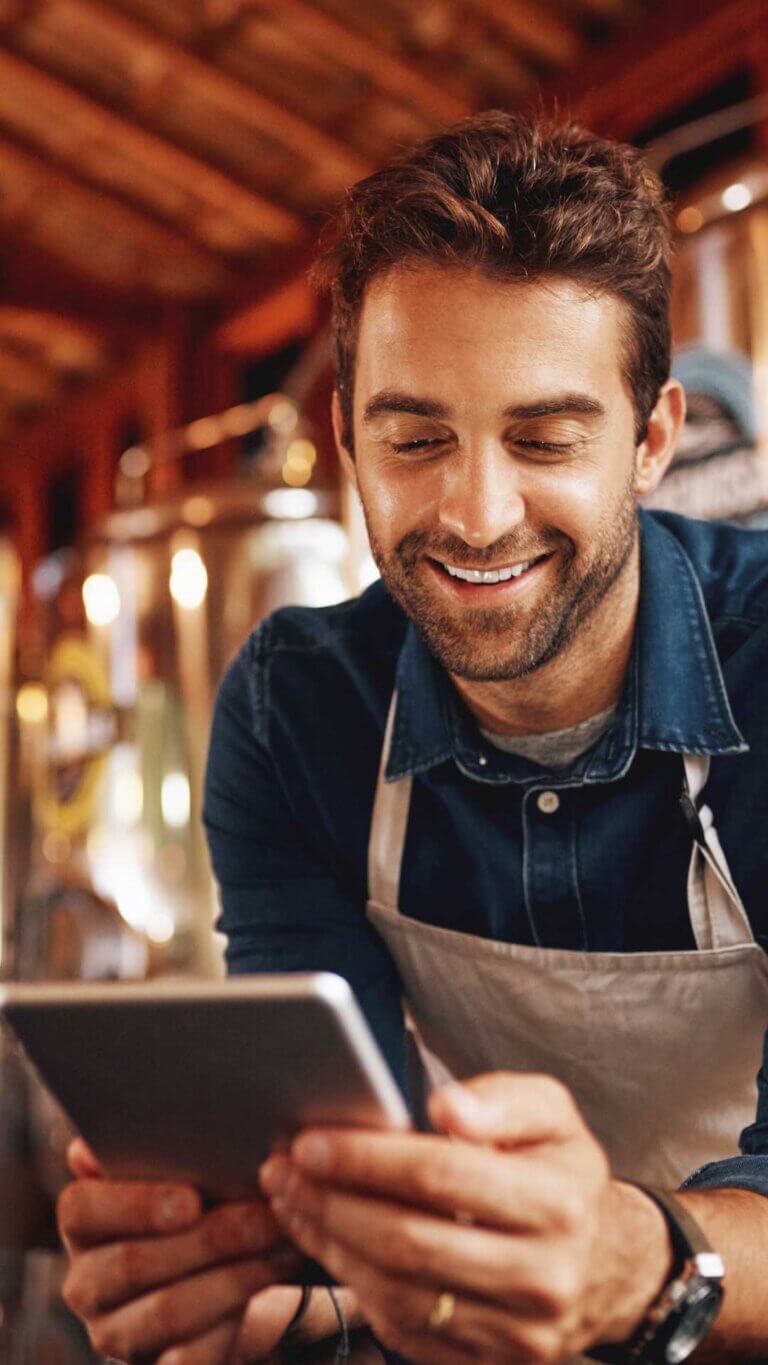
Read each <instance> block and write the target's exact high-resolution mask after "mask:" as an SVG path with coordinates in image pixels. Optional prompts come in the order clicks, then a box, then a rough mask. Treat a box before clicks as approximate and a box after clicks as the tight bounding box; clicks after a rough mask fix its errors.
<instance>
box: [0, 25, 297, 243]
mask: <svg viewBox="0 0 768 1365" xmlns="http://www.w3.org/2000/svg"><path fill="white" fill-rule="evenodd" d="M0 83H2V84H3V85H5V86H6V88H7V89H10V90H13V89H14V88H16V89H17V90H18V91H19V99H21V100H36V101H38V102H39V103H40V104H41V105H43V106H44V107H47V108H49V109H51V111H52V116H53V117H55V116H56V111H59V113H60V114H61V117H62V119H63V120H66V121H68V122H69V123H70V124H72V125H74V127H75V128H76V129H77V131H78V136H79V141H80V144H81V149H82V150H80V149H78V155H79V156H85V155H87V148H88V143H89V142H91V141H95V142H102V143H106V144H107V145H109V146H113V147H118V148H122V149H123V150H124V151H125V153H126V155H127V156H128V157H132V158H134V159H135V160H136V161H138V162H139V163H140V164H142V165H150V166H152V167H153V169H154V171H155V173H156V174H157V175H159V176H165V177H167V179H168V180H169V181H170V182H172V183H174V184H176V185H179V186H180V187H181V188H182V189H183V190H184V191H185V192H186V193H187V194H189V195H191V196H192V197H194V198H196V199H197V200H198V202H200V203H201V204H202V206H203V207H204V208H206V209H213V210H214V211H215V212H217V213H222V212H225V213H230V214H232V216H233V217H234V218H236V219H238V220H239V221H240V222H241V223H244V224H246V226H248V227H249V228H250V229H251V230H252V231H253V232H254V233H258V234H259V235H260V236H262V237H266V238H268V239H271V240H276V241H279V242H281V243H288V242H291V243H292V242H296V241H300V240H301V239H302V238H303V237H304V234H305V229H304V225H303V224H302V222H301V220H300V219H299V218H298V217H296V215H294V214H293V213H290V212H289V211H288V210H287V209H284V208H282V207H280V206H279V205H277V204H275V203H272V202H271V201H270V200H268V199H265V198H264V196H263V195H260V194H258V193H257V192H256V191H254V190H251V189H250V188H248V187H247V186H245V185H242V184H241V183H240V182H239V181H237V180H235V179H234V178H233V177H231V176H230V175H228V174H227V173H226V172H224V171H221V170H219V169H218V167H214V166H211V165H210V164H209V163H208V162H206V161H203V160H201V159H200V158H198V157H197V156H193V155H192V154H191V153H189V152H186V151H183V150H182V149H181V148H179V147H177V146H176V145H175V144H174V143H171V142H168V141H166V140H165V139H164V138H162V137H160V136H159V135H158V134H156V133H150V132H148V131H147V130H146V129H144V128H142V127H141V126H140V125H139V124H137V123H133V122H131V121H130V120H129V119H127V118H125V117H124V116H123V115H121V114H116V113H115V112H114V111H113V110H111V109H109V108H107V106H106V105H103V104H101V103H100V102H99V101H98V100H95V99H93V98H92V97H91V96H89V95H85V94H83V93H82V92H81V91H80V90H77V89H75V87H74V86H72V85H69V84H68V83H67V82H65V81H63V80H61V79H60V78H59V77H56V76H52V75H50V74H49V73H48V72H46V71H43V70H42V69H41V68H39V67H37V66H35V65H33V63H32V62H29V61H27V60H26V59H25V58H23V57H20V56H19V55H18V54H17V53H15V52H10V51H9V50H8V49H7V48H0Z"/></svg>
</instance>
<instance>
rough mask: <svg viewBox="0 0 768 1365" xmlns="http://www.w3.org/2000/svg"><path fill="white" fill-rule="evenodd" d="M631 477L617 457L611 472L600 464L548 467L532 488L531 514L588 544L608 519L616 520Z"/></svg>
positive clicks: (582, 544)
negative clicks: (564, 467) (575, 466)
mask: <svg viewBox="0 0 768 1365" xmlns="http://www.w3.org/2000/svg"><path fill="white" fill-rule="evenodd" d="M617 474H618V475H619V477H616V475H617ZM624 476H626V477H624ZM628 479H629V473H628V471H626V470H624V469H623V467H622V466H621V465H620V462H619V461H618V460H617V461H616V470H615V472H614V470H611V472H610V475H607V474H606V470H605V469H604V468H602V467H597V466H592V467H583V466H582V467H581V468H579V469H575V468H574V469H559V470H552V471H548V472H547V474H546V475H543V476H542V478H541V479H540V481H539V483H538V485H537V486H536V487H535V488H534V487H532V488H531V489H530V492H529V496H528V499H527V503H528V515H529V517H530V519H531V521H532V522H533V523H534V524H538V525H540V526H543V525H547V526H552V527H554V528H555V529H556V530H558V531H562V532H563V533H564V534H565V535H567V536H568V537H569V538H570V539H571V540H572V541H573V542H574V543H575V544H576V545H577V546H585V545H588V544H589V542H590V541H592V540H593V539H594V538H595V536H596V535H598V534H599V533H600V532H602V531H604V529H605V526H606V523H607V524H609V525H611V524H614V523H615V521H616V514H617V511H618V510H619V508H620V507H621V505H622V504H623V502H624V500H625V498H626V496H627V489H628Z"/></svg>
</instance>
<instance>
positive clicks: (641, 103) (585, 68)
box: [542, 0, 768, 138]
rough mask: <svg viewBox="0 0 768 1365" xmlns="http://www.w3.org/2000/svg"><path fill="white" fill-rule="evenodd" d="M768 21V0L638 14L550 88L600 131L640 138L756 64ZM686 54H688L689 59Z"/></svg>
mask: <svg viewBox="0 0 768 1365" xmlns="http://www.w3.org/2000/svg"><path fill="white" fill-rule="evenodd" d="M766 26H768V0H725V3H724V0H698V3H697V4H696V6H695V8H692V7H691V5H690V3H689V0H673V3H671V4H670V6H669V7H668V8H667V9H665V11H664V13H663V14H658V13H654V14H653V15H649V16H647V17H645V18H644V19H638V20H636V21H635V23H633V24H632V25H631V26H630V27H628V28H627V29H625V31H624V33H623V34H622V36H621V37H620V38H618V39H616V40H615V41H613V42H611V43H607V44H606V45H605V46H604V47H603V48H601V50H600V51H599V52H597V53H595V55H594V56H593V57H592V58H590V59H588V60H586V61H584V62H582V63H581V64H580V66H579V68H578V70H577V71H575V72H573V73H570V74H565V75H563V76H562V77H561V78H560V79H559V80H558V81H557V82H552V83H551V84H549V85H548V86H547V87H545V89H544V90H543V92H542V102H543V103H545V104H547V105H551V104H553V103H556V104H557V106H558V107H559V108H560V109H561V110H562V111H563V112H566V111H568V112H572V113H574V114H576V115H578V117H579V118H581V119H583V120H584V121H585V122H586V123H587V124H589V125H591V126H592V127H594V128H595V129H596V130H597V131H600V132H603V133H609V134H611V135H613V136H614V137H623V138H632V137H633V136H634V135H635V134H636V133H638V132H640V131H641V130H642V129H643V128H646V127H648V126H649V125H650V124H652V123H654V122H656V121H657V120H658V119H661V118H663V117H664V116H665V115H667V114H669V113H670V112H672V111H673V110H674V109H676V108H679V107H680V106H681V105H683V104H685V103H686V101H688V100H691V99H694V98H695V97H696V96H697V95H698V94H700V93H701V92H702V91H704V90H706V89H707V88H709V87H711V86H712V85H713V84H714V83H715V82H717V81H718V80H724V79H725V78H726V77H727V76H728V75H730V74H731V73H732V72H733V71H735V70H736V69H737V68H738V66H740V65H744V66H749V65H750V63H751V60H752V53H753V51H754V49H755V45H756V41H757V36H758V35H759V34H760V33H761V32H763V31H764V30H765V28H766ZM681 54H684V58H685V60H681Z"/></svg>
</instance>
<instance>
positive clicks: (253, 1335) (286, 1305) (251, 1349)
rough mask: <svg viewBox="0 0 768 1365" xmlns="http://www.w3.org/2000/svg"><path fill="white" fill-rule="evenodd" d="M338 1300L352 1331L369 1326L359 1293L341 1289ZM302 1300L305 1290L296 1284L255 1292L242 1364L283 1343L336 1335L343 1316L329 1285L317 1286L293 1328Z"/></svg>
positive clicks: (241, 1342)
mask: <svg viewBox="0 0 768 1365" xmlns="http://www.w3.org/2000/svg"><path fill="white" fill-rule="evenodd" d="M335 1297H336V1300H337V1302H338V1303H339V1304H340V1306H341V1310H342V1312H343V1314H344V1318H345V1321H346V1323H347V1326H348V1328H349V1330H350V1331H354V1330H355V1329H356V1328H358V1327H364V1326H365V1319H364V1317H363V1315H362V1313H361V1311H360V1307H359V1305H358V1301H357V1296H356V1295H355V1294H353V1293H352V1291H351V1290H349V1289H337V1290H336V1295H335ZM300 1302H301V1290H300V1289H296V1288H295V1287H293V1286H292V1285H277V1286H276V1287H275V1288H273V1289H264V1290H262V1292H261V1293H260V1294H255V1295H254V1297H253V1298H252V1299H251V1301H250V1303H249V1304H248V1307H247V1308H246V1310H245V1314H244V1315H243V1321H242V1324H241V1327H240V1336H239V1339H238V1352H237V1353H236V1358H237V1360H238V1363H239V1362H241V1361H242V1365H250V1362H251V1361H257V1360H263V1358H264V1356H265V1355H266V1354H268V1353H269V1352H270V1351H273V1350H275V1348H276V1347H277V1346H278V1344H279V1343H281V1342H289V1343H290V1345H291V1346H294V1345H299V1344H301V1343H304V1342H319V1341H323V1340H324V1339H325V1338H326V1337H332V1336H335V1335H336V1333H337V1332H338V1330H339V1319H338V1316H337V1313H336V1309H335V1307H334V1303H333V1300H332V1298H331V1296H330V1294H329V1293H328V1291H327V1289H326V1288H325V1287H320V1288H317V1289H314V1290H313V1291H312V1293H311V1294H310V1296H309V1302H308V1304H307V1307H306V1309H305V1311H304V1312H303V1313H302V1316H301V1318H300V1320H299V1321H298V1322H297V1323H296V1326H295V1327H290V1330H288V1334H287V1336H286V1330H287V1329H288V1328H289V1324H290V1323H291V1321H292V1319H293V1317H294V1315H295V1313H296V1310H297V1308H298V1306H299V1304H300Z"/></svg>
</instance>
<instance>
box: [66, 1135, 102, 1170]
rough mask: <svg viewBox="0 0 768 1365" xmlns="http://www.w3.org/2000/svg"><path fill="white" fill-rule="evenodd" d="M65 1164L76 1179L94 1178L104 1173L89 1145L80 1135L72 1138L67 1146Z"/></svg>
mask: <svg viewBox="0 0 768 1365" xmlns="http://www.w3.org/2000/svg"><path fill="white" fill-rule="evenodd" d="M67 1164H68V1166H69V1169H70V1171H71V1172H72V1174H73V1176H75V1178H76V1179H77V1180H80V1179H83V1178H86V1179H87V1178H89V1177H90V1178H91V1179H96V1178H98V1177H99V1176H101V1175H103V1174H104V1172H103V1171H102V1169H101V1166H100V1165H99V1163H98V1161H97V1159H96V1157H95V1156H94V1154H93V1152H92V1151H91V1149H90V1147H89V1146H88V1145H87V1144H86V1143H85V1142H83V1139H82V1138H80V1137H77V1138H74V1139H73V1140H72V1142H70V1144H69V1146H68V1148H67Z"/></svg>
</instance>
